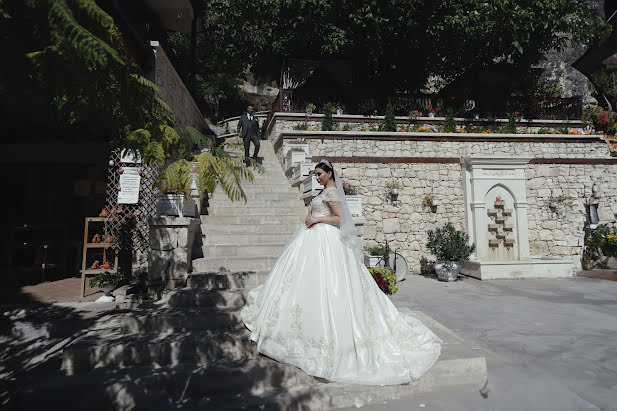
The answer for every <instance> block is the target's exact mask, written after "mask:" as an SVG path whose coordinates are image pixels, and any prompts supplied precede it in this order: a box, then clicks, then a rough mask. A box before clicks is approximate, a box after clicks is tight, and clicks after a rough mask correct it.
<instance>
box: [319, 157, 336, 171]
mask: <svg viewBox="0 0 617 411" xmlns="http://www.w3.org/2000/svg"><path fill="white" fill-rule="evenodd" d="M319 162H320V163H324V164H326V165H327V166H328V167H330V168H331V169H334V166H332V163H331V162H329V161H328V160H326V159H325V158H322V159H321V160H320V161H319Z"/></svg>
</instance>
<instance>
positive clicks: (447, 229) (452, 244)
mask: <svg viewBox="0 0 617 411" xmlns="http://www.w3.org/2000/svg"><path fill="white" fill-rule="evenodd" d="M426 248H428V250H429V251H430V252H431V254H433V255H434V256H435V259H436V262H435V264H434V268H435V272H436V273H437V277H438V278H439V280H440V281H454V280H456V278H457V277H458V274H459V272H460V271H461V268H462V266H463V263H464V262H465V261H467V260H468V259H469V256H470V255H471V254H472V253H473V252H474V251H475V249H476V246H475V244H471V245H469V236H468V235H467V233H465V232H464V231H460V230H457V229H456V228H454V226H453V225H452V224H450V223H447V224H446V225H445V226H443V227H441V228H436V229H435V230H429V232H428V241H427V243H426Z"/></svg>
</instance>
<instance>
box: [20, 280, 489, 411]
mask: <svg viewBox="0 0 617 411" xmlns="http://www.w3.org/2000/svg"><path fill="white" fill-rule="evenodd" d="M252 276H254V272H216V273H200V274H191V275H190V276H189V278H188V280H187V286H186V287H185V288H179V289H175V290H173V291H171V292H170V293H168V294H167V296H166V297H165V298H164V299H163V300H161V301H158V302H156V303H150V304H144V305H142V306H141V307H139V308H137V309H134V310H132V311H129V312H125V313H119V314H117V315H115V316H112V318H111V319H110V320H109V321H108V322H107V323H106V324H107V326H104V325H103V326H101V325H99V326H98V327H97V328H96V329H94V330H91V331H90V332H88V333H85V334H84V335H83V336H82V337H80V338H78V339H76V340H75V341H73V342H72V343H71V344H70V345H69V346H68V347H67V348H66V349H65V350H64V353H63V357H62V367H61V369H62V371H63V372H64V373H65V376H64V377H62V378H53V379H47V380H46V381H45V383H43V384H39V386H38V388H37V396H36V398H39V399H40V398H45V399H46V400H53V399H54V398H68V397H67V396H70V398H72V401H73V403H74V404H86V403H87V404H88V408H89V409H94V410H98V409H119V410H129V409H135V408H137V409H155V410H166V409H171V408H178V407H182V408H191V409H192V408H195V409H198V408H199V409H201V408H207V409H217V410H218V409H239V408H245V409H254V408H255V409H257V408H259V409H280V410H283V409H303V410H306V409H331V408H342V407H352V406H360V405H364V404H367V403H375V402H383V401H385V400H389V399H395V398H401V397H406V396H410V395H413V394H414V393H417V392H420V391H430V390H435V389H439V388H445V387H451V386H460V385H467V386H469V388H470V389H472V388H473V389H480V388H481V387H482V386H483V385H484V384H485V382H486V378H487V376H486V362H485V359H484V353H483V352H481V351H478V350H476V349H473V348H472V347H471V346H470V344H468V343H466V342H465V341H463V340H461V339H460V338H458V337H457V336H456V335H455V334H453V333H452V332H451V331H449V330H448V329H446V328H445V327H443V326H442V325H440V324H439V323H437V322H435V321H434V320H432V319H431V318H429V317H427V316H425V315H423V314H422V313H418V312H413V313H412V312H409V310H407V312H408V313H409V314H412V315H414V316H416V317H418V318H420V319H421V320H422V321H424V322H425V324H426V325H427V326H429V327H430V328H431V329H432V330H433V331H434V332H435V333H436V334H437V335H438V336H439V337H440V338H441V339H442V340H443V341H444V345H443V347H442V356H441V358H440V360H439V361H438V363H437V364H436V365H435V366H434V367H433V368H432V369H431V370H430V371H429V372H428V373H427V374H426V375H425V376H424V377H423V378H422V379H420V380H419V381H418V382H416V383H414V384H406V385H397V386H386V387H379V386H360V385H350V384H342V383H328V382H325V381H324V380H321V379H318V378H314V377H311V376H309V375H307V374H305V373H304V372H303V371H301V370H299V369H297V368H296V367H294V366H291V365H287V364H281V363H278V362H276V361H274V360H271V359H269V358H268V357H265V356H262V355H260V354H259V353H257V352H256V350H255V347H254V344H253V343H252V342H250V341H249V333H248V331H247V330H246V329H245V328H244V326H243V324H242V322H241V320H240V318H239V312H240V309H241V308H242V306H243V305H244V302H245V298H246V294H247V292H248V290H249V289H250V288H251V286H250V285H249V284H248V283H252V282H253V281H255V279H254V278H252ZM403 311H404V309H403ZM60 382H62V383H60ZM86 387H87V388H86ZM41 395H43V397H41ZM28 401H37V400H36V399H35V397H32V396H30V397H28V399H26V402H25V403H22V404H21V405H23V406H26V407H27V406H29V405H33V404H32V403H29V402H28Z"/></svg>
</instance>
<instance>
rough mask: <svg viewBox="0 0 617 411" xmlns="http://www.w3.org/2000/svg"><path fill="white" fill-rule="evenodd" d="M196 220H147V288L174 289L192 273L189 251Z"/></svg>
mask: <svg viewBox="0 0 617 411" xmlns="http://www.w3.org/2000/svg"><path fill="white" fill-rule="evenodd" d="M198 227H199V219H196V218H188V217H182V218H181V217H158V218H152V219H151V220H150V248H151V250H150V253H149V254H148V284H149V285H154V284H162V285H163V286H169V287H170V288H173V287H174V286H175V285H176V284H182V283H183V282H184V281H186V277H187V276H188V273H189V272H190V271H191V262H192V250H193V241H194V239H195V234H196V232H197V230H198Z"/></svg>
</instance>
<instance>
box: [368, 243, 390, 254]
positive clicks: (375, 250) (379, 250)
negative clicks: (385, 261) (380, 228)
mask: <svg viewBox="0 0 617 411" xmlns="http://www.w3.org/2000/svg"><path fill="white" fill-rule="evenodd" d="M366 252H367V253H369V255H385V254H386V247H384V246H383V245H376V246H373V247H367V248H366Z"/></svg>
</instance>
